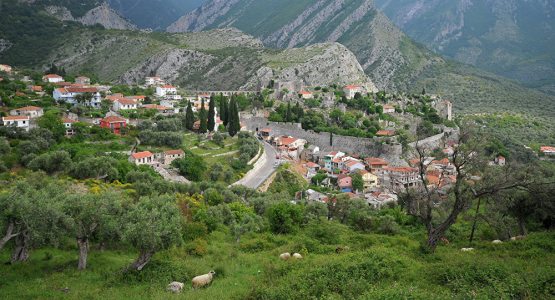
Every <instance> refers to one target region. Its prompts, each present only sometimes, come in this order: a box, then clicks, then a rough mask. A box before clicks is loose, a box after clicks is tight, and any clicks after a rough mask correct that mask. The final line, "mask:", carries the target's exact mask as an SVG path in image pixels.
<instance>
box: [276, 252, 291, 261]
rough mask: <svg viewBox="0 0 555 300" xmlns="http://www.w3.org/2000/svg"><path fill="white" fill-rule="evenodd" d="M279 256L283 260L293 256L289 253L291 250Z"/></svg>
mask: <svg viewBox="0 0 555 300" xmlns="http://www.w3.org/2000/svg"><path fill="white" fill-rule="evenodd" d="M279 258H280V259H281V260H288V259H290V258H291V253H289V252H285V253H282V254H280V255H279Z"/></svg>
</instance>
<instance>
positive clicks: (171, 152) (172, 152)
mask: <svg viewBox="0 0 555 300" xmlns="http://www.w3.org/2000/svg"><path fill="white" fill-rule="evenodd" d="M164 154H166V155H183V154H185V152H184V151H183V150H181V149H178V150H168V151H166V152H164Z"/></svg>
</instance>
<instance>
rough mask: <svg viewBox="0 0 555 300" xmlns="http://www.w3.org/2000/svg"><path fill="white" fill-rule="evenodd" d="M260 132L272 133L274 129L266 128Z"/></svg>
mask: <svg viewBox="0 0 555 300" xmlns="http://www.w3.org/2000/svg"><path fill="white" fill-rule="evenodd" d="M260 132H266V133H270V132H272V129H270V128H264V129H261V130H260Z"/></svg>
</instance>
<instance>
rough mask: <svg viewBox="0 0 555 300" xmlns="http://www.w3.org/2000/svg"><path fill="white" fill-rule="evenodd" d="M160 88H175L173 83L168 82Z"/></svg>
mask: <svg viewBox="0 0 555 300" xmlns="http://www.w3.org/2000/svg"><path fill="white" fill-rule="evenodd" d="M162 88H164V89H175V87H174V86H173V85H170V84H166V85H164V86H162Z"/></svg>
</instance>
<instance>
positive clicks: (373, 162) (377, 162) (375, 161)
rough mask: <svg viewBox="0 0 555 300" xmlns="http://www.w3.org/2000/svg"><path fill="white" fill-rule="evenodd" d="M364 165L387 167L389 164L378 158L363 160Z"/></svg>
mask: <svg viewBox="0 0 555 300" xmlns="http://www.w3.org/2000/svg"><path fill="white" fill-rule="evenodd" d="M365 161H366V163H367V164H369V165H388V164H389V163H388V162H387V161H386V160H384V159H381V158H378V157H368V158H366V159H365Z"/></svg>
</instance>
